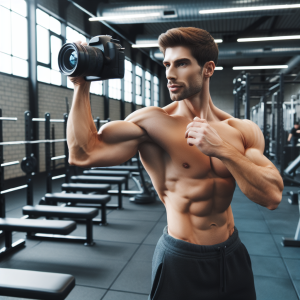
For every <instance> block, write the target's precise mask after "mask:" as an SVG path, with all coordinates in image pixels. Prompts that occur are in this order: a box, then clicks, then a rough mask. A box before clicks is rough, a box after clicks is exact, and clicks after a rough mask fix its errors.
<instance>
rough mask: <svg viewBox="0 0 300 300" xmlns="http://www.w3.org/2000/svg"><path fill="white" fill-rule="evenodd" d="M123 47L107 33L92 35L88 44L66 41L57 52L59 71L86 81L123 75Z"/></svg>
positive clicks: (121, 76)
mask: <svg viewBox="0 0 300 300" xmlns="http://www.w3.org/2000/svg"><path fill="white" fill-rule="evenodd" d="M124 50H125V49H124V48H122V46H121V45H120V44H119V41H118V40H115V39H113V38H112V37H111V36H109V35H98V36H95V37H93V38H92V39H91V40H90V42H89V44H88V45H87V46H86V45H81V44H76V43H66V44H64V45H63V46H62V48H61V49H60V51H59V54H58V65H59V69H60V71H61V72H62V73H63V74H65V75H67V76H71V77H77V76H82V77H84V78H85V80H87V81H95V80H107V79H115V78H123V77H124V61H125V53H124Z"/></svg>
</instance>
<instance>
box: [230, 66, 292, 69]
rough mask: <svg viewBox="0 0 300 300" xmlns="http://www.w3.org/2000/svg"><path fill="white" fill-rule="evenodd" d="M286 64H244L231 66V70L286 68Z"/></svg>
mask: <svg viewBox="0 0 300 300" xmlns="http://www.w3.org/2000/svg"><path fill="white" fill-rule="evenodd" d="M287 68H288V65H277V66H276V65H274V66H244V67H233V68H232V70H263V69H287Z"/></svg>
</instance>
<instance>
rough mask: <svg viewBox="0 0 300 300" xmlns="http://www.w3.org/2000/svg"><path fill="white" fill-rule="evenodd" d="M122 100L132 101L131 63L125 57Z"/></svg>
mask: <svg viewBox="0 0 300 300" xmlns="http://www.w3.org/2000/svg"><path fill="white" fill-rule="evenodd" d="M124 98H125V99H124V100H125V101H127V102H132V63H131V62H130V61H129V60H127V59H125V75H124Z"/></svg>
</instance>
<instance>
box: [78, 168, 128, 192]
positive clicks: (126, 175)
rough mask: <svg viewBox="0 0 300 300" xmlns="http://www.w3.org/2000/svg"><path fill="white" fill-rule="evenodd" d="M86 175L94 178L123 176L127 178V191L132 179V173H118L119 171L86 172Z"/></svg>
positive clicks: (84, 172)
mask: <svg viewBox="0 0 300 300" xmlns="http://www.w3.org/2000/svg"><path fill="white" fill-rule="evenodd" d="M83 174H84V175H92V176H121V177H126V179H127V180H126V182H125V190H128V182H129V177H130V171H118V170H85V171H83Z"/></svg>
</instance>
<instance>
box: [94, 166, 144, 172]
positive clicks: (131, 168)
mask: <svg viewBox="0 0 300 300" xmlns="http://www.w3.org/2000/svg"><path fill="white" fill-rule="evenodd" d="M92 170H115V171H130V172H139V171H140V170H139V168H138V167H137V166H111V167H96V168H92Z"/></svg>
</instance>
